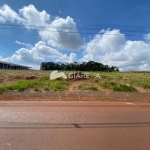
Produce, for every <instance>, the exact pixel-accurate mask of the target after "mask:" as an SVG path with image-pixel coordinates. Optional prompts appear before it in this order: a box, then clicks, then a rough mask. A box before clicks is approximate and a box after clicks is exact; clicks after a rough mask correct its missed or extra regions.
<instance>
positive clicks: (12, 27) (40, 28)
mask: <svg viewBox="0 0 150 150" xmlns="http://www.w3.org/2000/svg"><path fill="white" fill-rule="evenodd" d="M3 26H5V27H3ZM6 26H7V27H6ZM25 26H28V27H30V29H27V28H25ZM20 27H21V28H20ZM22 27H23V28H22ZM34 28H37V29H34ZM0 29H1V30H30V31H50V32H58V33H59V32H60V33H68V34H69V33H72V34H77V33H78V34H99V33H98V32H88V31H94V30H95V31H99V29H98V28H83V27H82V28H79V30H86V32H85V31H77V28H68V27H57V28H56V27H52V26H35V25H27V24H26V25H19V24H12V23H1V22H0ZM50 29H59V30H55V31H53V30H50ZM60 29H66V30H67V29H68V30H71V31H66V30H60ZM73 30H75V31H73ZM121 31H123V32H126V36H138V37H143V35H137V34H139V33H141V34H146V33H148V29H142V30H138V29H136V28H134V30H129V29H123V28H122V29H121ZM137 32H138V33H137ZM129 33H132V34H129ZM133 33H135V34H133ZM102 35H103V34H102ZM104 35H118V36H122V34H107V33H105V34H104ZM147 37H149V36H147Z"/></svg>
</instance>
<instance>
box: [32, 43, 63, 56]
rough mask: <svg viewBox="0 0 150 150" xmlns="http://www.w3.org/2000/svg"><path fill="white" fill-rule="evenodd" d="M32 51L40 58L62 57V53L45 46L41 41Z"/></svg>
mask: <svg viewBox="0 0 150 150" xmlns="http://www.w3.org/2000/svg"><path fill="white" fill-rule="evenodd" d="M32 51H33V52H34V53H37V54H40V55H42V56H45V57H51V58H56V57H61V56H62V55H63V54H62V53H60V52H59V51H57V50H56V49H54V48H52V47H50V46H48V45H46V43H45V42H42V41H39V42H38V43H36V44H35V47H34V48H33V49H32Z"/></svg>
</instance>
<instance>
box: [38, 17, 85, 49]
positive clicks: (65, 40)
mask: <svg viewBox="0 0 150 150" xmlns="http://www.w3.org/2000/svg"><path fill="white" fill-rule="evenodd" d="M39 35H40V36H41V38H42V40H44V41H47V42H48V44H49V45H51V46H53V47H58V48H60V49H71V50H79V49H81V47H82V46H83V39H82V38H81V37H80V34H79V33H78V30H77V28H76V24H75V22H74V20H73V19H72V18H71V17H67V18H66V19H63V18H58V17H57V18H56V19H55V20H54V21H53V22H52V23H51V24H50V25H49V26H48V27H46V30H41V31H39Z"/></svg>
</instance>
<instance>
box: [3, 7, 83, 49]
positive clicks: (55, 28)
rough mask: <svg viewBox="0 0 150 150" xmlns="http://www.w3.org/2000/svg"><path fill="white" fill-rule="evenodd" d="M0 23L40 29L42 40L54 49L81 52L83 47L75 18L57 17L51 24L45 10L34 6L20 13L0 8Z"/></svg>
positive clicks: (25, 8) (8, 8)
mask: <svg viewBox="0 0 150 150" xmlns="http://www.w3.org/2000/svg"><path fill="white" fill-rule="evenodd" d="M0 21H3V22H13V23H15V21H17V22H18V23H20V25H24V26H25V27H26V28H27V29H38V33H39V36H40V37H41V39H42V40H44V41H45V42H47V43H48V44H49V45H50V46H52V47H57V48H59V49H68V50H79V49H81V48H82V46H83V39H82V38H81V37H80V34H79V33H78V30H77V28H76V24H75V22H74V20H73V18H71V17H69V16H68V17H67V18H66V19H64V18H59V17H56V18H55V20H53V21H51V23H50V15H49V14H48V13H47V12H46V11H45V10H43V11H38V10H37V9H36V8H35V6H34V5H28V6H24V7H23V8H22V9H20V10H19V13H16V12H15V11H13V10H12V9H11V8H10V7H9V6H8V5H4V6H3V7H2V8H0ZM60 31H61V32H60ZM70 32H75V33H70Z"/></svg>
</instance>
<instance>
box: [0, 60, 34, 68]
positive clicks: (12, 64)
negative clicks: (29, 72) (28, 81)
mask: <svg viewBox="0 0 150 150" xmlns="http://www.w3.org/2000/svg"><path fill="white" fill-rule="evenodd" d="M0 63H2V64H7V65H11V66H20V67H27V68H31V67H29V66H24V65H18V64H14V63H9V62H4V61H0Z"/></svg>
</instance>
